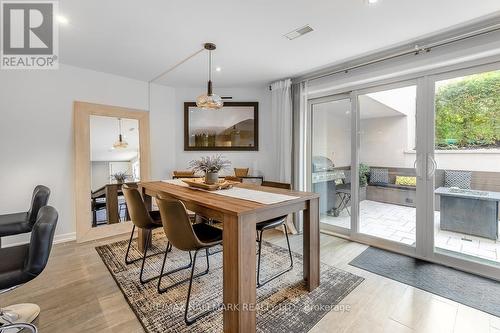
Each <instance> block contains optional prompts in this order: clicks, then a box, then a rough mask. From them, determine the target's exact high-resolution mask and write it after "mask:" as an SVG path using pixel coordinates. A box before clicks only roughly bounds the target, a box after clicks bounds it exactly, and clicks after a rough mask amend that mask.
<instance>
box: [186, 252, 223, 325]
mask: <svg viewBox="0 0 500 333" xmlns="http://www.w3.org/2000/svg"><path fill="white" fill-rule="evenodd" d="M198 251H199V250H196V251H195V252H194V258H193V267H191V277H190V279H189V287H188V294H187V299H186V308H185V309H184V321H185V322H186V325H188V326H189V325H191V324H193V323H194V322H196V321H197V320H198V319H200V318H201V317H204V316H206V315H208V314H209V313H211V312H213V311H215V310H216V309H209V310H206V311H204V312H202V313H199V314H197V315H196V316H193V317H191V318H189V317H188V312H189V301H190V299H191V290H192V287H193V279H194V278H197V277H199V276H201V275H205V274H207V273H208V271H209V269H210V266H209V265H210V262H209V255H208V248H206V249H205V251H206V257H207V269H206V271H205V272H202V273H199V274H197V275H194V270H195V266H196V256H197V254H198Z"/></svg>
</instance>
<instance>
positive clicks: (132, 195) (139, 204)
mask: <svg viewBox="0 0 500 333" xmlns="http://www.w3.org/2000/svg"><path fill="white" fill-rule="evenodd" d="M122 191H123V195H124V196H125V201H126V203H127V209H128V210H129V213H130V217H131V220H132V223H133V225H134V226H133V227H132V232H131V234H130V239H129V242H128V247H127V252H126V254H125V263H126V264H127V265H130V264H132V263H134V262H136V261H138V260H142V265H141V271H140V274H139V281H140V282H141V283H142V284H144V283H147V282H149V281H151V280H154V279H156V278H158V275H156V276H152V277H149V278H147V279H145V278H144V277H143V276H144V265H145V263H146V259H147V258H150V257H153V256H157V255H160V254H163V251H161V252H156V253H151V254H149V255H148V250H149V247H150V246H151V241H152V236H153V230H154V229H157V228H161V227H162V223H161V217H160V212H159V211H148V210H147V208H146V205H145V203H144V201H143V199H142V196H141V194H140V193H139V190H138V189H137V187H131V186H129V185H126V184H124V185H123V186H122ZM136 227H137V228H142V229H144V230H146V231H147V233H148V235H147V240H146V245H145V249H144V254H143V255H142V258H136V259H129V253H130V247H131V245H132V239H133V237H134V232H135V229H136Z"/></svg>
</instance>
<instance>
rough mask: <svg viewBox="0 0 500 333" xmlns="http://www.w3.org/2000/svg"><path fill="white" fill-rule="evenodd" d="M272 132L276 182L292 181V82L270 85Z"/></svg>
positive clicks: (279, 82) (286, 81) (288, 80)
mask: <svg viewBox="0 0 500 333" xmlns="http://www.w3.org/2000/svg"><path fill="white" fill-rule="evenodd" d="M271 113H272V130H273V132H274V142H273V143H274V147H275V150H274V157H275V159H276V162H275V163H276V167H277V172H276V176H277V179H276V181H279V182H283V183H291V181H292V81H291V80H290V79H287V80H283V81H277V82H274V83H273V84H271Z"/></svg>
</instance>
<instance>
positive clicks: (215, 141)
mask: <svg viewBox="0 0 500 333" xmlns="http://www.w3.org/2000/svg"><path fill="white" fill-rule="evenodd" d="M184 150H185V151H258V150H259V103H258V102H224V106H223V107H222V108H221V109H218V110H205V109H201V108H198V107H197V106H196V103H195V102H185V103H184Z"/></svg>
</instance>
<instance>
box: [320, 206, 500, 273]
mask: <svg viewBox="0 0 500 333" xmlns="http://www.w3.org/2000/svg"><path fill="white" fill-rule="evenodd" d="M415 211H416V210H415V208H414V207H407V206H401V205H395V204H389V203H382V202H377V201H372V200H363V201H361V202H360V232H361V233H364V234H368V235H372V236H376V237H380V238H383V239H388V240H391V241H395V242H399V243H403V244H407V245H414V244H415V227H416V224H415ZM439 216H440V214H439V212H438V211H436V212H434V226H435V229H434V234H435V246H436V247H437V248H440V249H444V250H448V251H453V252H457V253H461V254H463V255H468V256H473V257H478V258H482V259H486V260H490V261H494V262H497V263H500V242H499V240H497V241H493V240H490V239H486V238H482V237H476V236H471V235H465V234H460V233H455V232H449V231H443V230H440V228H439ZM321 222H323V223H327V224H331V225H335V226H340V227H344V228H349V226H350V216H349V214H348V213H347V211H346V210H345V209H344V210H343V211H342V212H341V213H340V215H339V216H338V217H333V216H330V215H326V214H322V215H321Z"/></svg>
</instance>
